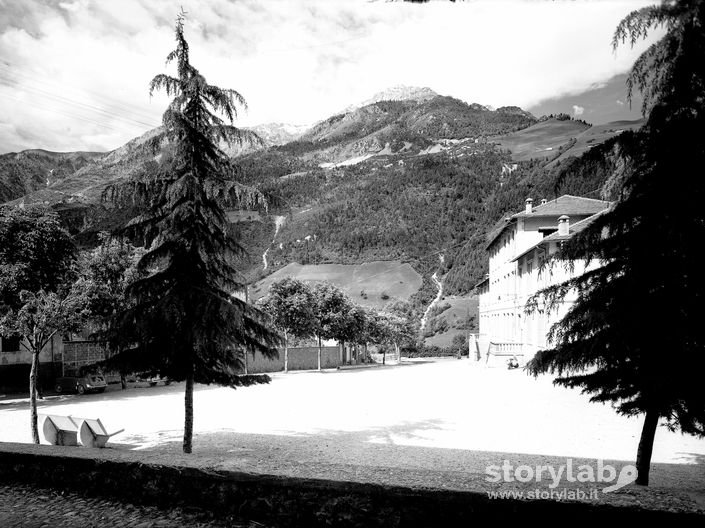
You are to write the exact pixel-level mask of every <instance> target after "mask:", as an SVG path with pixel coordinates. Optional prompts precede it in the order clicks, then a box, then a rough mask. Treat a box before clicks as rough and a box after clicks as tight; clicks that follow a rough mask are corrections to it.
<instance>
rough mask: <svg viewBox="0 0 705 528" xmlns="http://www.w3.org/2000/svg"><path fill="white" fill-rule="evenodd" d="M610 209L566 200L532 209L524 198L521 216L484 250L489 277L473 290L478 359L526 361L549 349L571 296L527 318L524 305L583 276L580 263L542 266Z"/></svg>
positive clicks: (496, 234)
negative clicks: (540, 293)
mask: <svg viewBox="0 0 705 528" xmlns="http://www.w3.org/2000/svg"><path fill="white" fill-rule="evenodd" d="M609 206H610V202H606V201H603V200H594V199H591V198H582V197H578V196H571V195H563V196H561V197H559V198H556V199H555V200H551V201H546V200H542V201H541V203H540V204H539V205H538V206H534V205H533V200H532V199H531V198H528V199H527V200H526V204H525V208H524V210H523V211H521V212H519V213H516V214H514V215H512V216H509V217H507V218H505V219H504V220H503V222H502V223H501V224H500V225H499V226H498V227H497V228H495V230H493V232H492V233H491V234H490V237H489V241H488V244H487V246H486V250H487V252H488V255H489V274H488V275H487V277H486V278H485V279H484V280H483V281H482V282H480V283H479V284H478V285H477V286H476V291H477V292H478V294H479V313H480V333H479V336H478V339H479V342H478V348H479V350H480V353H481V355H482V356H483V357H485V358H486V359H487V360H489V359H490V357H492V356H517V358H518V359H519V360H520V361H524V362H525V361H527V360H528V359H530V358H531V357H533V355H534V354H535V353H536V351H538V350H541V349H542V348H545V347H546V346H547V345H548V344H549V343H548V336H547V334H548V332H549V330H550V328H551V326H552V325H553V324H554V323H555V322H557V321H559V320H560V319H561V318H562V317H563V316H564V315H565V313H566V312H567V311H568V309H569V308H570V305H571V304H572V303H573V302H574V301H575V296H574V295H568V296H566V297H565V298H564V299H563V302H562V303H561V305H560V306H559V307H558V308H557V309H556V310H555V311H551V312H550V313H547V312H546V311H545V310H542V309H539V310H534V311H533V312H531V313H526V303H527V301H528V300H529V299H530V298H531V297H532V296H533V295H534V294H535V293H536V292H538V291H540V290H542V289H543V288H546V287H548V286H551V285H553V284H559V283H561V282H564V281H565V280H567V279H569V278H571V277H575V276H578V275H581V274H582V273H584V272H585V271H586V266H585V263H584V262H579V261H578V262H571V263H566V262H561V261H558V260H553V261H549V262H548V263H547V261H548V259H549V257H551V256H552V255H554V254H555V253H556V252H557V251H559V249H560V246H561V244H562V243H563V242H564V241H565V240H567V239H569V238H570V237H571V236H573V235H574V234H575V233H577V232H579V231H581V230H582V229H584V228H585V227H586V226H587V225H589V224H590V222H592V221H593V220H594V219H595V218H597V216H599V215H600V214H603V213H604V212H605V211H607V209H608V208H609ZM595 265H597V264H595V263H592V264H591V266H595Z"/></svg>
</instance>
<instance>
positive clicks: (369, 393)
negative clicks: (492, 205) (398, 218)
mask: <svg viewBox="0 0 705 528" xmlns="http://www.w3.org/2000/svg"><path fill="white" fill-rule="evenodd" d="M39 412H40V413H53V414H61V415H72V416H78V417H84V418H96V417H99V418H100V419H101V420H102V421H103V423H104V424H105V425H106V427H107V429H108V430H109V431H111V430H117V429H121V428H125V432H124V433H121V434H120V435H118V436H116V437H114V438H113V439H112V440H111V442H110V443H109V444H108V445H109V446H112V448H113V449H115V450H140V451H143V452H144V453H145V456H146V457H147V458H148V459H149V460H154V461H168V460H181V459H182V455H181V453H180V449H181V445H180V442H181V435H182V431H183V384H181V383H177V384H172V385H170V386H162V385H159V386H157V387H141V388H131V389H128V390H126V391H121V390H119V387H118V386H111V387H110V388H109V390H108V391H107V392H106V393H104V394H94V395H84V396H60V397H48V398H47V399H45V400H44V401H43V402H41V403H40V410H39ZM28 421H29V411H28V405H27V400H26V399H15V400H12V399H7V398H6V399H4V400H0V441H7V442H28V441H29V440H30V435H29V425H28ZM641 426H642V418H639V419H636V418H635V419H628V418H624V417H621V416H618V415H617V414H616V413H615V412H614V411H613V410H612V408H611V407H609V406H605V405H600V404H592V403H589V402H588V398H587V396H584V395H581V394H580V393H579V392H578V391H574V390H568V389H563V388H559V387H555V386H553V384H552V380H551V378H550V377H540V378H538V379H534V378H533V377H530V376H528V375H527V374H526V373H525V372H523V371H521V370H513V371H510V370H507V369H506V368H499V367H497V368H488V367H485V366H483V365H481V364H477V363H475V362H473V361H471V360H468V359H462V360H457V359H443V360H430V361H420V360H419V361H408V360H407V361H405V362H404V363H403V364H402V365H398V366H386V367H381V366H380V367H372V368H360V369H352V370H330V371H324V372H320V373H319V372H297V373H289V374H284V373H277V374H274V375H273V376H272V382H271V383H270V384H269V385H262V386H255V387H249V388H244V389H238V390H232V389H227V388H220V387H207V386H197V389H196V393H195V428H194V430H195V438H194V455H195V457H197V458H198V460H200V461H201V462H200V463H201V464H202V465H205V466H208V467H219V468H229V469H242V470H248V471H255V472H266V473H279V474H289V475H295V476H300V475H304V476H312V477H322V478H326V477H331V476H335V477H336V478H342V479H350V480H369V479H374V480H375V481H378V482H379V481H382V482H390V483H398V484H410V485H429V486H441V487H447V488H463V489H467V488H471V487H473V486H475V487H476V486H477V485H480V486H482V482H483V481H484V480H485V476H486V475H485V469H486V467H487V466H488V465H492V464H498V465H501V464H502V461H503V460H505V459H509V460H513V461H517V463H531V464H533V463H534V462H536V463H539V462H542V463H546V462H549V463H551V462H552V463H556V464H559V463H560V464H565V460H566V457H572V458H575V459H591V460H594V459H605V460H618V461H625V462H624V463H633V461H634V456H635V453H636V448H637V444H638V440H639V435H640V431H641ZM653 462H654V463H655V464H654V469H653V470H652V481H651V483H652V485H653V486H664V487H667V488H678V489H686V490H689V491H692V492H694V493H695V494H697V495H698V496H700V495H701V494H702V493H703V492H704V491H705V441H704V440H699V439H696V438H694V437H690V436H685V435H681V434H680V433H672V432H669V431H668V430H666V429H665V428H663V427H661V428H659V430H658V431H657V435H656V443H655V449H654V455H653ZM698 502H699V501H698ZM703 505H704V506H705V503H704V504H703Z"/></svg>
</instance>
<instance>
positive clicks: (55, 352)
mask: <svg viewBox="0 0 705 528" xmlns="http://www.w3.org/2000/svg"><path fill="white" fill-rule="evenodd" d="M22 341H23V340H22V339H21V338H19V337H0V392H2V393H5V392H24V391H26V390H27V388H28V387H29V371H30V368H31V364H32V353H31V352H30V351H29V348H28V346H26V345H27V343H26V342H25V343H23V342H22ZM63 350H64V345H63V342H62V339H61V336H59V335H58V334H56V335H54V336H53V337H52V338H51V339H50V340H49V342H48V343H47V344H46V345H44V348H42V351H41V352H40V353H39V383H40V385H41V386H42V387H47V388H49V387H53V384H54V379H55V378H56V377H57V376H61V361H62V357H63Z"/></svg>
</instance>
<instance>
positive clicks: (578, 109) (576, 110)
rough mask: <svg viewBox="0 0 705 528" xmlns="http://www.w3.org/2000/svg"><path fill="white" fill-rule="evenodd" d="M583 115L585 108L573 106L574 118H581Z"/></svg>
mask: <svg viewBox="0 0 705 528" xmlns="http://www.w3.org/2000/svg"><path fill="white" fill-rule="evenodd" d="M584 113H585V108H583V107H582V106H578V105H573V115H574V116H575V117H578V116H581V115H583V114H584Z"/></svg>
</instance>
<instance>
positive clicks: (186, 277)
mask: <svg viewBox="0 0 705 528" xmlns="http://www.w3.org/2000/svg"><path fill="white" fill-rule="evenodd" d="M183 22H184V13H183V12H182V13H181V14H180V15H179V16H178V18H177V22H176V31H175V33H176V49H175V50H174V51H172V52H171V53H170V54H169V55H168V56H167V63H169V62H171V61H175V62H176V69H177V76H176V77H171V76H169V75H163V74H162V75H157V76H156V77H154V79H153V80H152V82H151V85H150V93H151V92H153V91H154V90H157V89H164V90H165V91H166V93H167V94H168V95H170V96H173V99H172V101H171V103H170V104H169V107H168V108H167V110H166V112H164V116H163V133H162V134H161V135H160V136H158V137H157V140H156V142H155V144H161V145H162V146H164V148H163V153H162V156H161V158H160V160H159V164H158V167H157V169H156V171H154V172H151V173H147V174H145V175H144V176H143V177H141V178H139V179H137V180H131V181H129V182H127V183H126V184H124V185H121V186H119V187H114V188H112V189H111V191H110V195H109V198H111V199H112V200H113V201H114V202H117V203H121V202H122V203H124V202H131V203H136V204H138V205H139V206H140V207H142V208H143V211H144V212H143V214H142V215H140V216H139V217H137V218H135V219H134V220H133V221H131V222H130V223H129V224H128V226H127V228H128V230H131V231H133V232H135V233H139V234H142V235H143V236H144V237H145V240H146V242H147V244H148V249H147V251H146V253H145V254H144V255H143V256H142V257H141V259H140V261H139V263H138V269H139V271H140V272H142V273H145V275H146V276H145V277H143V278H140V279H138V280H136V281H134V282H133V283H132V284H130V286H129V287H128V289H127V294H128V296H129V297H131V299H132V301H133V305H132V306H130V307H129V308H128V309H126V310H125V311H124V312H123V313H122V314H121V315H120V317H119V318H117V320H116V322H115V324H114V325H113V327H112V328H111V331H110V340H111V342H112V343H113V345H114V346H116V347H117V348H118V349H120V350H122V353H121V355H122V356H123V357H122V358H121V361H123V360H124V356H125V355H129V357H130V361H132V362H133V363H134V364H135V366H136V367H137V368H138V369H143V370H147V369H150V370H153V371H156V372H158V373H160V374H161V375H163V376H168V377H169V378H171V379H174V380H186V382H187V383H186V428H185V433H184V451H186V452H190V450H191V431H190V427H191V424H192V416H189V415H190V412H192V409H191V410H190V406H191V405H192V401H191V400H190V395H191V394H192V389H193V382H194V381H196V382H199V383H207V384H208V383H217V384H221V385H226V386H232V387H234V386H237V385H248V384H252V383H264V382H268V381H269V377H267V376H244V375H240V373H241V372H242V370H241V369H242V367H243V361H242V359H243V357H244V356H243V354H244V353H245V351H250V352H253V353H254V352H260V353H262V354H264V355H265V356H268V357H271V356H272V355H276V354H277V351H276V349H275V348H274V347H275V346H276V345H278V344H279V343H280V338H279V335H278V334H277V333H275V332H274V331H272V330H271V329H270V328H269V327H268V319H267V318H266V316H265V315H264V314H262V312H260V311H259V310H257V309H256V308H254V307H253V306H250V305H249V304H247V303H246V302H245V301H243V300H241V299H240V298H239V297H237V296H236V295H235V294H237V293H238V292H244V290H245V282H244V279H243V278H242V277H241V275H240V274H239V273H238V270H237V268H236V266H237V263H238V258H239V257H241V256H242V255H243V254H244V253H245V250H244V248H242V247H241V246H240V245H239V244H238V243H237V241H236V239H235V238H234V237H233V236H232V233H231V228H230V225H229V223H228V220H227V216H226V213H225V207H226V206H233V207H248V208H250V207H253V206H255V205H261V204H263V198H262V195H261V194H260V193H258V192H257V191H255V190H254V189H252V188H249V187H246V186H243V185H242V184H240V183H238V181H237V177H238V171H237V167H236V166H235V165H234V164H233V162H232V161H231V160H230V159H229V158H228V157H227V155H226V154H225V153H224V152H223V150H222V149H221V148H220V147H219V144H220V142H222V141H225V142H229V141H242V140H243V138H244V136H245V133H244V132H243V131H241V130H239V129H237V128H236V127H235V126H233V125H232V122H233V119H234V118H235V117H236V116H237V106H238V105H243V106H244V104H245V102H244V100H243V98H242V96H241V95H240V94H238V93H237V92H235V91H234V90H225V89H221V88H218V87H217V86H213V85H210V84H208V83H207V82H206V80H205V78H204V77H203V76H202V75H201V73H200V72H199V71H198V70H197V69H196V68H194V67H193V66H192V65H191V63H190V60H189V46H188V43H187V42H186V39H185V38H184V31H183V30H184V26H183ZM218 114H220V115H224V116H225V120H224V119H221V118H220V117H218ZM133 344H137V345H138V346H137V347H136V348H132V350H131V351H127V350H125V349H127V348H130V347H131V345H133ZM123 364H124V363H123Z"/></svg>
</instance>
